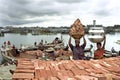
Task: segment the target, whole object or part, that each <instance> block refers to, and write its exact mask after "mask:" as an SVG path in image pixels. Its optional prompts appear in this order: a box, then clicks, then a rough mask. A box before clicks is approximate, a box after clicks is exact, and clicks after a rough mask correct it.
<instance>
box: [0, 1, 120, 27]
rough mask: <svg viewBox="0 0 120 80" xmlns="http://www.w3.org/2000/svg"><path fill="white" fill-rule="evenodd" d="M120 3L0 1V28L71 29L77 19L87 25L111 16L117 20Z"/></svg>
mask: <svg viewBox="0 0 120 80" xmlns="http://www.w3.org/2000/svg"><path fill="white" fill-rule="evenodd" d="M119 3H120V1H117V0H99V1H98V0H0V26H6V25H26V24H36V26H37V25H42V24H43V26H44V24H45V25H46V24H47V23H48V26H51V25H57V24H59V25H63V24H64V25H70V24H72V22H73V21H74V20H75V19H76V18H80V19H82V22H83V23H85V24H87V23H90V22H91V21H92V20H93V18H95V19H98V20H101V22H102V19H105V18H106V19H110V18H111V16H112V17H114V20H115V18H117V17H118V16H120V15H119V13H120V10H119V8H120V6H119ZM116 15H117V16H116ZM60 21H61V22H60ZM118 21H119V20H118ZM114 22H115V21H114Z"/></svg>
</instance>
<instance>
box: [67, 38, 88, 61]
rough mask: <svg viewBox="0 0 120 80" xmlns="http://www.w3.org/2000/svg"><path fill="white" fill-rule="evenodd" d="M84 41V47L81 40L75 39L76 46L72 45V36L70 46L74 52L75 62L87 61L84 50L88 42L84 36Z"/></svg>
mask: <svg viewBox="0 0 120 80" xmlns="http://www.w3.org/2000/svg"><path fill="white" fill-rule="evenodd" d="M83 41H84V43H83V44H82V45H80V40H79V39H75V46H73V45H72V43H71V36H70V38H69V46H70V48H71V50H72V52H73V59H74V60H80V59H81V60H83V59H85V56H84V49H85V47H86V40H85V37H84V36H83Z"/></svg>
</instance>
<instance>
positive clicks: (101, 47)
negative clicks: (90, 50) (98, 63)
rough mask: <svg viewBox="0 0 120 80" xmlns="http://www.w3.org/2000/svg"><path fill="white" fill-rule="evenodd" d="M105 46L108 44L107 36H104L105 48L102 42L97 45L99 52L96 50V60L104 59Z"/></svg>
mask: <svg viewBox="0 0 120 80" xmlns="http://www.w3.org/2000/svg"><path fill="white" fill-rule="evenodd" d="M105 44H106V36H105V35H104V42H103V46H102V44H101V43H100V42H99V43H96V45H97V50H95V52H94V59H101V58H103V54H104V49H105Z"/></svg>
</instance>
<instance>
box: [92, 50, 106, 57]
mask: <svg viewBox="0 0 120 80" xmlns="http://www.w3.org/2000/svg"><path fill="white" fill-rule="evenodd" d="M103 54H104V48H101V49H97V50H96V51H95V52H94V58H95V59H101V58H103Z"/></svg>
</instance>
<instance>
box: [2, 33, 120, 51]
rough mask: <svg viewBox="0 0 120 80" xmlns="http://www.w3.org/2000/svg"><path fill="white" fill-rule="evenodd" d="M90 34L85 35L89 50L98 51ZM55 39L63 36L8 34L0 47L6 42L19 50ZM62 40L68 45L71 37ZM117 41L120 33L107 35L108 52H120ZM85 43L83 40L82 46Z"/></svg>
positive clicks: (64, 35)
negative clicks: (89, 38)
mask: <svg viewBox="0 0 120 80" xmlns="http://www.w3.org/2000/svg"><path fill="white" fill-rule="evenodd" d="M88 36H89V35H88V34H86V35H85V38H86V41H87V46H86V48H88V47H89V46H90V44H92V45H93V46H94V48H93V49H96V45H95V43H91V42H90V41H89V40H88ZM55 37H59V38H61V34H51V35H43V34H42V35H31V34H30V33H28V34H27V35H21V34H13V33H6V34H5V36H4V37H0V47H1V46H2V45H3V43H4V42H5V41H10V42H11V44H12V45H13V44H14V45H15V46H16V47H17V48H19V47H20V45H21V44H23V45H34V42H37V43H39V42H40V41H41V40H43V41H44V43H45V41H47V42H48V43H49V42H52V41H53V40H54V39H55ZM62 38H63V40H64V43H65V45H67V44H68V40H69V35H68V34H62ZM117 40H120V33H114V34H106V46H105V49H106V50H111V48H112V47H114V49H115V50H117V51H118V50H120V45H118V44H116V43H115V42H116V41H117ZM72 43H73V44H74V39H72ZM82 43H83V40H82V38H81V44H82Z"/></svg>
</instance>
